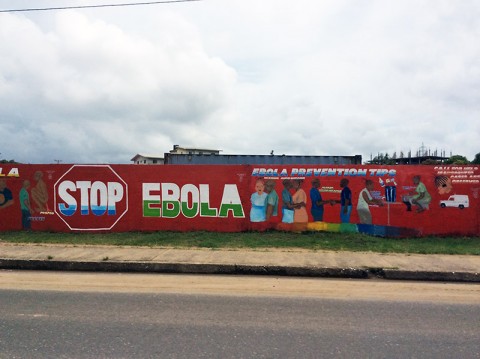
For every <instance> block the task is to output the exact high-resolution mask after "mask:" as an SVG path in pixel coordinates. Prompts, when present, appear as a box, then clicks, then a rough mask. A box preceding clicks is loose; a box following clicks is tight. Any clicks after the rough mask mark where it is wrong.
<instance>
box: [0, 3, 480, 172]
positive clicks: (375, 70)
mask: <svg viewBox="0 0 480 359" xmlns="http://www.w3.org/2000/svg"><path fill="white" fill-rule="evenodd" d="M7 3H8V2H7ZM10 3H11V4H14V2H10ZM12 6H13V5H12ZM38 6H40V5H38ZM5 7H6V6H5ZM479 15H480V5H478V4H477V3H476V2H475V1H463V2H461V3H452V2H451V1H434V0H425V1H408V0H407V1H402V2H385V1H367V2H358V3H357V2H351V1H321V2H318V1H313V0H303V1H297V2H294V3H292V2H287V1H286V0H275V1H273V0H265V1H262V2H258V1H253V0H247V1H230V2H228V4H227V3H225V2H224V1H219V0H212V1H204V2H195V3H191V4H182V5H178V4H177V5H169V6H146V7H130V8H115V9H101V10H85V11H57V12H49V13H44V14H37V13H32V14H20V15H19V14H0V41H1V43H2V46H1V47H0V101H1V103H2V107H1V108H0V125H2V127H3V128H7V129H8V131H9V133H14V134H15V136H11V137H9V138H7V139H5V142H3V141H2V148H1V149H0V152H2V157H3V156H6V157H7V158H14V159H16V160H18V161H22V162H51V161H52V159H53V157H58V156H63V157H62V160H63V161H66V162H108V163H128V162H129V160H130V158H131V157H132V156H133V155H134V154H135V153H137V152H147V153H163V152H167V151H168V150H170V149H171V147H172V145H173V144H180V145H194V146H199V147H208V148H218V149H222V150H223V151H224V153H241V154H244V153H250V154H267V153H270V151H271V150H275V153H277V154H281V153H285V154H300V155H302V154H303V155H354V154H362V155H363V156H364V159H365V160H367V159H369V157H370V154H371V153H373V154H376V153H377V152H389V153H390V154H391V153H392V152H394V151H396V152H397V153H399V152H400V151H404V152H408V151H409V150H412V151H413V152H415V151H416V149H417V148H418V147H419V146H420V145H421V144H422V143H425V145H426V146H428V147H430V148H431V149H432V150H435V149H438V150H446V151H447V153H449V152H450V151H453V152H454V153H458V154H462V155H465V156H467V157H468V158H469V159H473V156H474V155H475V154H476V153H478V152H480V148H478V140H477V139H478V137H479V135H480V130H479V124H478V123H479V121H478V119H479V115H480V106H479V105H478V104H479V103H480V66H479V65H478V58H480V44H479V42H478V38H479V36H480V24H479V23H478V21H477V20H476V19H478V17H479ZM60 154H61V155H60Z"/></svg>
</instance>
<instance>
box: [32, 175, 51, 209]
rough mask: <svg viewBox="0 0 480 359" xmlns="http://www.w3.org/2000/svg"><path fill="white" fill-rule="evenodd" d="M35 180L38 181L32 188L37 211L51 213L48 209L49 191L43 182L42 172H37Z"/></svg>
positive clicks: (34, 176)
mask: <svg viewBox="0 0 480 359" xmlns="http://www.w3.org/2000/svg"><path fill="white" fill-rule="evenodd" d="M33 178H34V180H35V181H36V184H35V186H34V187H33V188H32V199H33V202H35V205H36V207H35V210H36V211H37V212H45V211H50V210H49V208H48V190H47V185H46V184H45V181H44V180H43V173H42V171H35V173H34V175H33Z"/></svg>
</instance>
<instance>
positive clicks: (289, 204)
mask: <svg viewBox="0 0 480 359" xmlns="http://www.w3.org/2000/svg"><path fill="white" fill-rule="evenodd" d="M282 185H283V190H282V222H283V223H293V214H294V207H293V198H292V194H291V193H290V191H291V190H292V188H293V183H292V181H291V180H289V179H284V180H283V181H282Z"/></svg>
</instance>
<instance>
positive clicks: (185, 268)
mask: <svg viewBox="0 0 480 359" xmlns="http://www.w3.org/2000/svg"><path fill="white" fill-rule="evenodd" d="M0 269H9V270H54V271H82V272H129V273H172V274H173V273H178V274H223V275H227V274H229V275H272V276H293V277H322V278H349V279H371V278H378V279H388V280H417V281H442V282H472V283H480V273H469V272H431V271H405V270H392V269H383V268H318V267H292V266H260V265H237V264H194V263H150V262H113V261H104V262H81V261H78V262H75V261H54V260H21V259H0Z"/></svg>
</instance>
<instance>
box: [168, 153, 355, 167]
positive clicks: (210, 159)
mask: <svg viewBox="0 0 480 359" xmlns="http://www.w3.org/2000/svg"><path fill="white" fill-rule="evenodd" d="M165 164H166V165H302V164H304V165H352V164H362V156H361V155H356V156H289V155H215V154H175V153H165Z"/></svg>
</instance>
